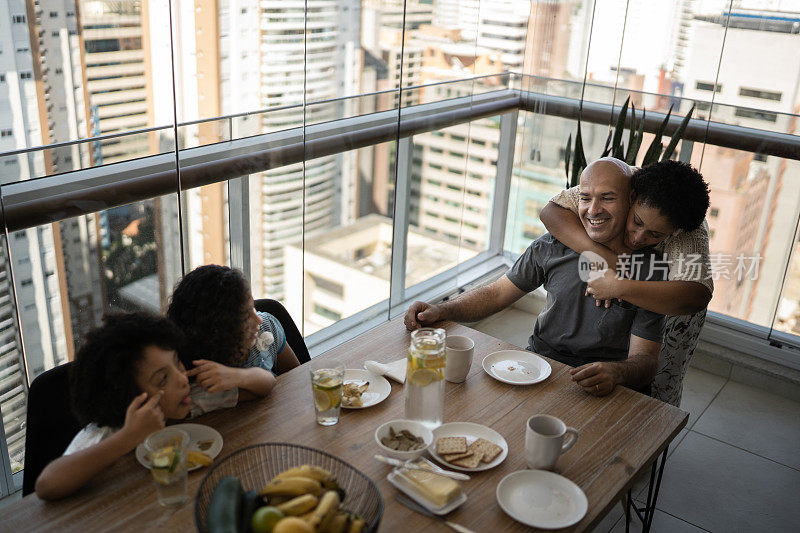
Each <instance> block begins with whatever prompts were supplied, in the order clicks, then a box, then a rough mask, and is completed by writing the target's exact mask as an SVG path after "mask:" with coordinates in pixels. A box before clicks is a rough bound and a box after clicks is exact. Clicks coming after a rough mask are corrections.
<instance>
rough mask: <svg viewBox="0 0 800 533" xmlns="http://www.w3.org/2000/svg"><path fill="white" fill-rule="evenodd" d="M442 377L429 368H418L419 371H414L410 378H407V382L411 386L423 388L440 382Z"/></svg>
mask: <svg viewBox="0 0 800 533" xmlns="http://www.w3.org/2000/svg"><path fill="white" fill-rule="evenodd" d="M441 379H442V377H441V376H440V375H439V373H438V372H436V371H434V370H431V369H429V368H420V369H419V370H415V371H414V373H413V374H411V377H410V378H409V382H410V383H411V384H412V385H415V386H417V387H425V386H427V385H430V384H431V383H432V382H434V381H439V380H441Z"/></svg>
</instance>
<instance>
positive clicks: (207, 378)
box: [186, 359, 241, 392]
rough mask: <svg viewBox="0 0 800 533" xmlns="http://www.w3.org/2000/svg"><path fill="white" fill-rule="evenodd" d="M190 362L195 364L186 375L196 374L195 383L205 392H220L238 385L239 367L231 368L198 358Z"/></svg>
mask: <svg viewBox="0 0 800 533" xmlns="http://www.w3.org/2000/svg"><path fill="white" fill-rule="evenodd" d="M192 363H194V365H195V366H194V368H193V369H191V370H189V371H188V372H186V375H187V376H190V377H191V376H197V383H199V384H200V386H201V387H203V388H204V389H205V390H206V391H207V392H220V391H225V390H230V389H233V388H235V387H238V386H239V381H240V373H241V369H240V368H232V367H229V366H225V365H222V364H219V363H215V362H214V361H207V360H205V359H198V360H196V361H192Z"/></svg>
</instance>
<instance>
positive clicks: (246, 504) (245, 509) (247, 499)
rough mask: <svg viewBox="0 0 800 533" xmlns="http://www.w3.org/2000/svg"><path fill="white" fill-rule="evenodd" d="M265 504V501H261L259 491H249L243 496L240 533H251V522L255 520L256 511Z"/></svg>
mask: <svg viewBox="0 0 800 533" xmlns="http://www.w3.org/2000/svg"><path fill="white" fill-rule="evenodd" d="M263 504H264V501H263V500H262V499H261V496H259V495H258V491H257V490H248V491H247V492H245V493H244V494H242V509H241V516H240V519H239V533H249V532H250V529H251V528H250V522H251V521H252V519H253V514H254V513H255V512H256V509H258V508H259V507H261V506H262V505H263Z"/></svg>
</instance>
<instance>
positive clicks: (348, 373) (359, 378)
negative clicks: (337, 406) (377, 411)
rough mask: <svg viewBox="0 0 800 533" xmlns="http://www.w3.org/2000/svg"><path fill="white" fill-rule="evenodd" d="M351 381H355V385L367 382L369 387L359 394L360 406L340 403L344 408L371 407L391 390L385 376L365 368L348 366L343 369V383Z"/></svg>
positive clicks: (387, 395) (384, 397)
mask: <svg viewBox="0 0 800 533" xmlns="http://www.w3.org/2000/svg"><path fill="white" fill-rule="evenodd" d="M352 382H355V384H356V385H363V384H364V383H366V382H369V388H368V389H367V391H366V392H365V393H364V394H362V395H361V403H362V405H361V407H348V406H347V405H344V404H342V408H344V409H364V408H366V407H372V406H373V405H376V404H379V403H381V402H382V401H383V400H385V399H386V398H388V397H389V393H390V392H392V386H391V385H389V382H388V381H386V378H385V377H383V376H379V375H377V374H373V373H372V372H368V371H366V370H360V369H358V368H348V369H347V370H345V371H344V383H352Z"/></svg>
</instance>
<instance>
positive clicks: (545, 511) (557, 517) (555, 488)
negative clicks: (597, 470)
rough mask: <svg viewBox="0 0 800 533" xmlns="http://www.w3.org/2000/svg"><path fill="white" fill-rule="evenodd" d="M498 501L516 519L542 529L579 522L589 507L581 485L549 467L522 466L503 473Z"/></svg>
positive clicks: (558, 527) (498, 490)
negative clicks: (550, 469)
mask: <svg viewBox="0 0 800 533" xmlns="http://www.w3.org/2000/svg"><path fill="white" fill-rule="evenodd" d="M497 503H499V504H500V507H501V508H502V509H503V511H505V512H506V514H508V515H509V516H510V517H511V518H513V519H514V520H517V521H518V522H522V523H523V524H526V525H529V526H531V527H538V528H542V529H560V528H562V527H569V526H572V525H574V524H577V523H578V522H580V521H581V519H582V518H583V517H584V515H585V514H586V509H588V507H589V504H588V502H587V501H586V495H585V494H584V493H583V491H582V490H581V488H580V487H579V486H578V485H576V484H575V483H573V482H572V481H570V480H568V479H567V478H565V477H564V476H559V475H558V474H554V473H553V472H548V471H546V470H520V471H519V472H513V473H511V474H509V475H507V476H506V477H504V478H503V479H502V480H501V481H500V483H499V484H498V485H497Z"/></svg>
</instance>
